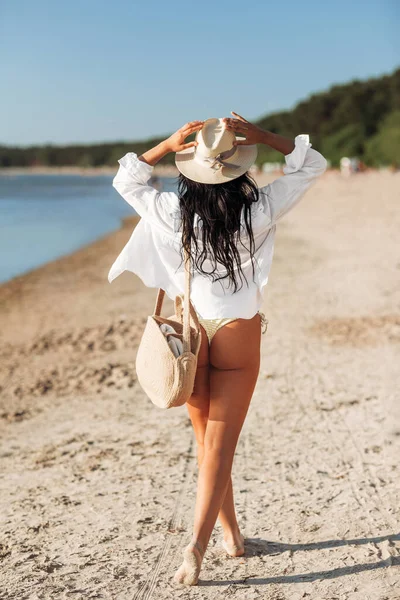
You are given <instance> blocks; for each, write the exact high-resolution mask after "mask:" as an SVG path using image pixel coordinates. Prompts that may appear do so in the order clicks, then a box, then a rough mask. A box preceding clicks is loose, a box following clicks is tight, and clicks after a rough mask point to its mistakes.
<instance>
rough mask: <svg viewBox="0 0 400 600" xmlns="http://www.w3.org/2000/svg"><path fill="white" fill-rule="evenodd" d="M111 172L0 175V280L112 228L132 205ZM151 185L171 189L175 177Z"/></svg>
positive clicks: (40, 263)
mask: <svg viewBox="0 0 400 600" xmlns="http://www.w3.org/2000/svg"><path fill="white" fill-rule="evenodd" d="M112 179H113V177H112V176H109V175H96V176H81V175H14V176H11V175H1V176H0V282H4V281H7V280H9V279H11V278H13V277H15V276H17V275H21V274H23V273H25V272H27V271H30V270H31V269H34V268H36V267H39V266H40V265H43V264H44V263H47V262H49V261H51V260H54V259H56V258H59V257H61V256H63V255H65V254H69V253H71V252H73V251H74V250H77V249H78V248H80V247H82V246H84V245H86V244H89V243H90V242H93V241H95V240H96V239H98V238H100V237H102V236H104V235H105V234H107V233H109V232H111V231H114V230H115V229H118V227H119V226H120V224H121V219H122V218H123V217H126V216H129V215H134V214H135V211H134V210H133V208H132V207H131V206H130V205H129V204H128V203H127V202H126V201H125V200H124V199H123V198H122V197H121V196H120V195H119V194H118V192H117V191H116V190H115V189H114V188H113V187H112V185H111V184H112ZM157 187H158V188H159V189H161V190H164V191H174V190H176V179H173V178H159V179H158V181H157Z"/></svg>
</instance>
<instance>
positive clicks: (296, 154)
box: [260, 134, 327, 226]
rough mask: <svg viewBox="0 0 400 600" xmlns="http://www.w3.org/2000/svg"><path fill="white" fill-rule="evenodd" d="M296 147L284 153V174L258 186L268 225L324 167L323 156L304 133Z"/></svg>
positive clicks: (296, 198) (292, 204) (299, 194)
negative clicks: (262, 185)
mask: <svg viewBox="0 0 400 600" xmlns="http://www.w3.org/2000/svg"><path fill="white" fill-rule="evenodd" d="M294 143H295V147H294V149H293V151H292V152H291V153H290V154H287V155H286V156H285V162H286V165H285V166H284V167H283V173H284V175H283V176H282V177H279V178H278V179H276V180H275V181H273V182H272V183H269V184H268V185H266V186H265V187H262V188H260V202H261V206H262V211H263V212H264V213H265V214H266V215H268V216H269V218H270V222H271V226H273V225H275V224H276V222H277V221H278V220H279V219H280V218H281V217H283V216H284V215H285V214H286V213H287V212H288V211H289V210H290V209H291V208H293V207H294V206H295V205H296V204H297V203H298V202H299V200H300V199H301V198H302V197H303V195H304V194H305V192H306V191H307V190H308V189H310V187H311V186H312V185H313V184H314V183H315V182H316V180H317V179H318V177H320V176H321V175H322V174H323V173H324V172H325V171H326V168H327V161H326V159H325V158H324V157H323V156H322V154H320V153H319V152H317V151H316V150H314V149H313V148H311V145H312V144H310V141H309V136H308V135H307V134H301V135H298V136H297V137H296V138H295V140H294Z"/></svg>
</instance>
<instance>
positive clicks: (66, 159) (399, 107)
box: [0, 68, 400, 167]
mask: <svg viewBox="0 0 400 600" xmlns="http://www.w3.org/2000/svg"><path fill="white" fill-rule="evenodd" d="M257 125H259V126H260V127H263V128H264V129H268V130H269V131H272V132H274V133H279V134H281V135H286V136H289V137H295V136H296V135H297V134H299V133H309V134H310V139H311V142H312V145H313V147H314V148H316V149H317V150H319V151H320V152H322V154H323V155H324V156H325V157H326V158H327V159H328V160H330V162H331V164H332V166H337V165H338V164H339V161H340V158H341V157H342V156H349V157H353V156H354V157H358V158H359V159H360V160H362V161H363V162H364V163H365V164H366V165H368V166H373V167H379V166H383V165H396V166H400V68H399V69H397V70H396V71H394V72H393V73H392V74H390V75H384V76H382V77H377V78H370V79H368V80H365V81H360V80H353V81H351V82H349V83H346V84H342V85H333V86H331V87H330V88H329V89H328V90H327V91H324V92H319V93H315V94H312V95H310V96H309V97H308V98H307V99H305V100H303V101H301V102H299V103H298V104H297V105H296V106H295V107H294V108H293V109H292V110H285V111H280V112H276V113H273V114H270V115H267V116H265V117H262V118H261V119H260V120H259V121H257ZM160 141H161V138H153V139H149V140H145V141H130V142H128V141H117V142H110V143H103V144H85V145H81V144H79V145H68V146H57V145H53V144H49V145H45V146H30V147H17V146H15V147H12V146H1V145H0V167H32V166H50V167H58V166H79V167H100V166H105V165H109V166H115V165H116V163H117V160H118V159H119V158H121V156H123V155H124V154H125V153H126V152H129V151H134V152H137V153H138V154H141V153H142V152H144V151H145V150H147V149H148V148H150V147H151V146H153V145H155V144H158V143H159V142H160ZM173 161H174V157H173V155H169V156H166V157H165V158H164V159H163V161H162V162H163V163H164V164H172V163H173ZM277 161H282V155H281V154H280V153H278V152H276V151H275V150H272V149H270V148H268V147H267V146H260V147H259V153H258V158H257V163H258V164H262V163H264V162H277Z"/></svg>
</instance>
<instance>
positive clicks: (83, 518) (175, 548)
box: [0, 171, 400, 600]
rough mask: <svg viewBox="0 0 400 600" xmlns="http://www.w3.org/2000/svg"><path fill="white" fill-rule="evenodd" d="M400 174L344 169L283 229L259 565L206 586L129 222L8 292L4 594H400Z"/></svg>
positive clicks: (184, 452)
mask: <svg viewBox="0 0 400 600" xmlns="http://www.w3.org/2000/svg"><path fill="white" fill-rule="evenodd" d="M399 190H400V174H399V173H397V174H394V173H389V172H381V173H378V172H373V171H371V172H367V173H365V174H359V175H355V176H353V177H352V178H350V179H347V180H345V179H342V178H341V176H340V175H339V174H338V173H337V172H327V173H326V174H325V175H324V176H323V177H322V178H321V180H319V181H318V182H317V184H316V185H315V186H314V187H313V188H312V189H311V190H310V192H309V193H308V194H307V196H306V197H305V198H304V200H303V201H302V202H301V203H300V204H299V205H298V206H297V207H296V208H295V209H294V210H293V211H292V212H291V213H290V214H288V215H287V216H286V217H285V219H284V220H283V221H282V223H281V225H280V226H279V228H278V234H277V244H276V252H275V259H274V264H273V268H272V273H271V278H270V282H269V285H268V288H267V293H266V296H265V305H264V308H263V310H264V311H265V312H266V314H267V316H268V318H269V321H270V323H269V330H268V333H267V334H266V335H265V336H263V342H262V367H261V372H260V377H259V381H258V384H257V388H256V391H255V394H254V398H253V400H252V403H251V407H250V411H249V414H248V418H247V420H246V423H245V426H244V429H243V432H242V435H241V437H240V440H239V444H238V449H237V454H236V457H235V463H234V470H233V482H234V489H235V493H236V502H237V512H238V516H239V521H240V525H241V527H242V530H243V533H244V535H245V537H246V556H245V557H243V558H239V559H233V558H229V557H227V556H226V555H225V554H224V553H223V551H222V549H221V547H220V536H221V529H220V526H219V525H217V527H216V529H215V531H214V534H213V537H212V539H211V543H210V546H209V549H208V552H207V554H206V558H205V561H204V566H203V570H202V573H201V579H200V584H199V586H197V587H196V588H190V589H188V588H179V587H178V588H177V587H176V586H175V585H174V584H173V582H172V576H173V574H174V572H175V569H176V568H177V567H178V566H179V564H180V559H181V551H182V549H183V547H184V546H185V544H186V543H187V542H188V540H189V538H190V527H191V522H192V516H193V508H194V499H195V491H196V474H197V467H196V459H195V443H194V437H193V433H192V429H191V426H190V422H189V420H188V416H187V412H186V408H185V407H181V408H178V409H172V410H169V411H161V410H160V409H157V408H156V407H154V406H153V405H152V404H151V402H150V401H149V400H148V399H147V398H146V397H145V396H144V394H143V392H142V391H141V389H140V387H139V385H138V383H137V381H136V377H135V369H134V358H135V351H136V348H137V345H138V341H139V339H140V335H141V331H142V329H143V326H144V323H145V319H146V316H147V314H148V313H149V312H151V310H152V306H153V302H154V300H155V290H151V289H146V288H145V287H144V286H143V285H142V284H141V282H140V281H139V280H138V279H137V278H136V277H134V276H133V275H132V274H124V275H122V276H121V277H120V278H118V279H117V280H116V281H115V282H114V283H113V284H112V285H110V284H108V282H107V279H106V276H107V272H108V269H109V267H110V266H111V264H112V262H113V260H114V258H115V256H116V255H117V253H118V252H119V251H120V249H121V248H122V245H123V243H124V242H125V241H126V239H127V238H128V236H129V235H130V233H131V230H132V227H133V223H132V220H128V221H127V222H126V223H125V226H124V227H122V228H121V229H120V230H119V231H117V232H115V233H113V234H112V235H109V236H108V237H106V238H104V239H102V240H100V241H98V242H97V243H95V244H92V245H90V246H88V247H87V248H84V249H82V250H80V251H79V252H76V253H75V254H73V255H71V256H69V257H66V258H63V259H61V260H58V261H56V262H53V263H50V264H48V265H46V266H44V267H42V268H40V269H38V270H36V271H34V272H32V273H30V274H28V275H25V276H23V277H20V278H17V279H15V280H13V281H11V282H9V283H7V284H4V285H3V286H1V287H0V311H1V317H0V348H1V349H0V354H1V366H0V382H1V383H0V386H1V390H0V392H1V405H0V417H1V419H0V423H1V425H0V427H1V448H0V473H1V475H0V498H1V506H0V509H1V522H0V556H1V559H2V569H1V587H0V598H1V599H7V600H8V599H18V600H22V599H25V598H26V599H28V598H29V599H46V600H47V599H58V598H60V599H64V598H65V599H67V598H76V599H80V598H82V599H86V598H110V599H118V600H125V599H126V600H128V599H129V600H133V599H134V600H139V599H140V600H149V599H159V598H160V599H161V598H162V599H169V598H171V599H172V598H174V599H175V598H180V599H185V598H190V599H196V598H199V599H200V598H201V599H203V598H204V599H216V598H218V599H220V598H230V597H234V598H238V599H240V600H241V599H243V600H251V599H256V598H265V599H270V600H272V599H273V600H286V599H287V600H299V599H301V598H305V599H307V600H334V599H340V600H347V599H349V600H384V599H391V600H392V599H395V598H400V568H399V567H400V535H399V529H400V526H399V512H400V508H399V507H400V502H399V460H398V459H399V456H400V453H399V450H400V414H399V412H400V409H399V390H400V368H399V365H400V311H399V308H400V286H399V277H400V256H399V251H398V250H399V248H398V240H399V234H398V232H399V228H400V213H399V201H400V193H399Z"/></svg>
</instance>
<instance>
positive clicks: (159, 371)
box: [136, 253, 201, 408]
mask: <svg viewBox="0 0 400 600" xmlns="http://www.w3.org/2000/svg"><path fill="white" fill-rule="evenodd" d="M164 296H165V292H164V290H162V289H159V290H158V294H157V300H156V306H155V309H154V314H153V315H151V316H149V317H148V318H147V323H146V327H145V330H144V332H143V336H142V339H141V341H140V344H139V348H138V352H137V356H136V374H137V378H138V381H139V383H140V385H141V387H142V388H143V390H144V392H145V393H146V394H147V396H148V397H149V398H150V400H151V401H152V402H153V404H155V405H156V406H159V407H160V408H173V407H174V406H182V405H183V404H185V402H187V400H189V398H190V396H191V395H192V392H193V386H194V379H195V376H196V370H197V357H198V354H199V349H200V344H201V330H200V324H199V320H198V318H197V314H196V311H195V310H194V308H193V306H192V303H191V302H190V256H188V255H187V254H186V253H185V295H184V296H183V298H182V297H181V296H177V297H176V299H175V315H173V316H172V317H169V318H165V317H162V316H161V309H162V305H163V301H164ZM182 299H184V300H187V302H186V301H185V306H184V308H183V310H182ZM162 323H167V324H168V325H172V327H173V328H174V329H175V331H176V332H177V333H176V337H178V338H180V339H181V340H182V343H183V353H182V354H180V355H179V356H175V355H174V354H173V352H172V350H171V348H170V346H169V345H168V341H167V338H166V337H165V335H164V334H163V333H162V331H161V330H160V325H161V324H162Z"/></svg>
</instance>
